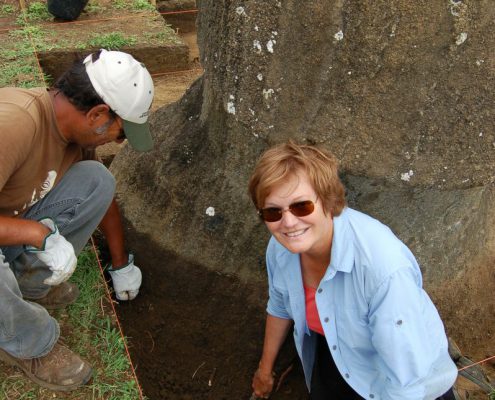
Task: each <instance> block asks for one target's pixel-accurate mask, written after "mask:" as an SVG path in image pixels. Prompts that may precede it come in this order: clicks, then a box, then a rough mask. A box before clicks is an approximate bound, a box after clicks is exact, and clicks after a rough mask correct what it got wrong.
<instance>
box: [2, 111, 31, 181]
mask: <svg viewBox="0 0 495 400" xmlns="http://www.w3.org/2000/svg"><path fill="white" fill-rule="evenodd" d="M0 134H1V135H2V142H1V143H0V190H1V189H2V188H3V187H4V186H5V183H6V182H7V181H8V179H9V177H10V176H11V175H12V174H13V173H14V172H15V171H16V169H17V168H19V166H20V165H21V164H22V163H23V162H24V161H25V160H26V158H27V157H28V155H29V153H30V151H31V147H32V145H33V141H34V137H35V135H36V125H35V123H34V121H33V119H32V118H31V116H30V115H29V113H27V112H26V111H25V110H23V109H22V108H20V107H18V106H16V105H13V104H3V105H2V107H0Z"/></svg>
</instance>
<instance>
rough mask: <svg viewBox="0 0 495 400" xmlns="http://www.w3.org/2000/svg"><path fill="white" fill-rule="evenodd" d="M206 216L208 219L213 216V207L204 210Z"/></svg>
mask: <svg viewBox="0 0 495 400" xmlns="http://www.w3.org/2000/svg"><path fill="white" fill-rule="evenodd" d="M206 215H208V216H209V217H213V216H214V215H215V208H214V207H208V208H207V209H206Z"/></svg>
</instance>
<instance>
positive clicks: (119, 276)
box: [108, 254, 142, 300]
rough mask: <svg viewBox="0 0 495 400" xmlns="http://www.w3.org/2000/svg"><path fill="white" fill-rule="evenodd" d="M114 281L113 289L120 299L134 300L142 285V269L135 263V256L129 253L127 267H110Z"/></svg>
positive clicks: (109, 270)
mask: <svg viewBox="0 0 495 400" xmlns="http://www.w3.org/2000/svg"><path fill="white" fill-rule="evenodd" d="M108 272H109V273H110V276H111V277H112V281H113V289H114V290H115V295H116V296H117V299H118V300H133V299H134V298H135V297H136V296H137V295H138V293H139V287H140V286H141V279H142V277H141V270H140V269H139V268H138V267H136V266H135V265H134V256H133V255H132V254H129V260H128V263H127V265H126V266H125V267H122V268H119V269H113V268H112V266H110V268H109V269H108Z"/></svg>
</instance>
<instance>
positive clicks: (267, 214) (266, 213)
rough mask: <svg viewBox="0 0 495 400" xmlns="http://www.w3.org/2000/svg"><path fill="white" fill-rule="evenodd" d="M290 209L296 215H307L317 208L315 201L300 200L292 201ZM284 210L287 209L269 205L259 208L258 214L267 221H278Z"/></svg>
mask: <svg viewBox="0 0 495 400" xmlns="http://www.w3.org/2000/svg"><path fill="white" fill-rule="evenodd" d="M288 209H289V211H290V212H291V213H292V214H294V215H295V216H296V217H305V216H306V215H309V214H311V213H312V212H313V211H314V210H315V203H313V202H312V201H311V200H305V201H298V202H297V203H292V204H291V205H290V206H289V207H288ZM284 211H286V210H284V209H283V208H279V207H267V208H261V209H260V210H258V215H259V216H260V218H261V219H262V220H263V221H265V222H276V221H280V220H281V219H282V215H283V213H284Z"/></svg>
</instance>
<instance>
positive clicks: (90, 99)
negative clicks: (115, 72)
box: [53, 51, 115, 115]
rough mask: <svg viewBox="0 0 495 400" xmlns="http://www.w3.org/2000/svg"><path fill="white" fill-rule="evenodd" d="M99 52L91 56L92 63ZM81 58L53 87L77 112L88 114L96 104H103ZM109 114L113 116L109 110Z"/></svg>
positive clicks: (98, 55) (96, 58)
mask: <svg viewBox="0 0 495 400" xmlns="http://www.w3.org/2000/svg"><path fill="white" fill-rule="evenodd" d="M100 52H101V51H98V52H96V53H93V54H92V55H91V57H92V59H93V62H94V61H96V60H98V58H99V57H100ZM83 60H84V59H83V58H80V59H78V60H76V61H74V63H73V64H72V66H71V67H70V68H69V69H68V70H67V71H65V72H64V73H63V74H62V75H61V76H60V78H58V79H57V81H56V82H55V84H54V85H53V87H54V88H55V89H58V90H59V91H60V92H61V93H63V94H64V96H65V97H67V99H68V100H69V101H70V102H71V104H72V105H73V106H74V107H76V108H77V109H78V110H79V111H82V112H85V113H86V112H88V111H89V110H91V109H92V108H93V107H94V106H97V105H98V104H105V102H104V101H103V100H102V98H101V97H100V96H99V95H98V93H96V90H95V89H94V88H93V85H92V84H91V81H90V79H89V76H88V74H87V72H86V67H85V66H84V64H83ZM110 112H111V114H112V115H113V114H115V113H114V112H113V110H110Z"/></svg>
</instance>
